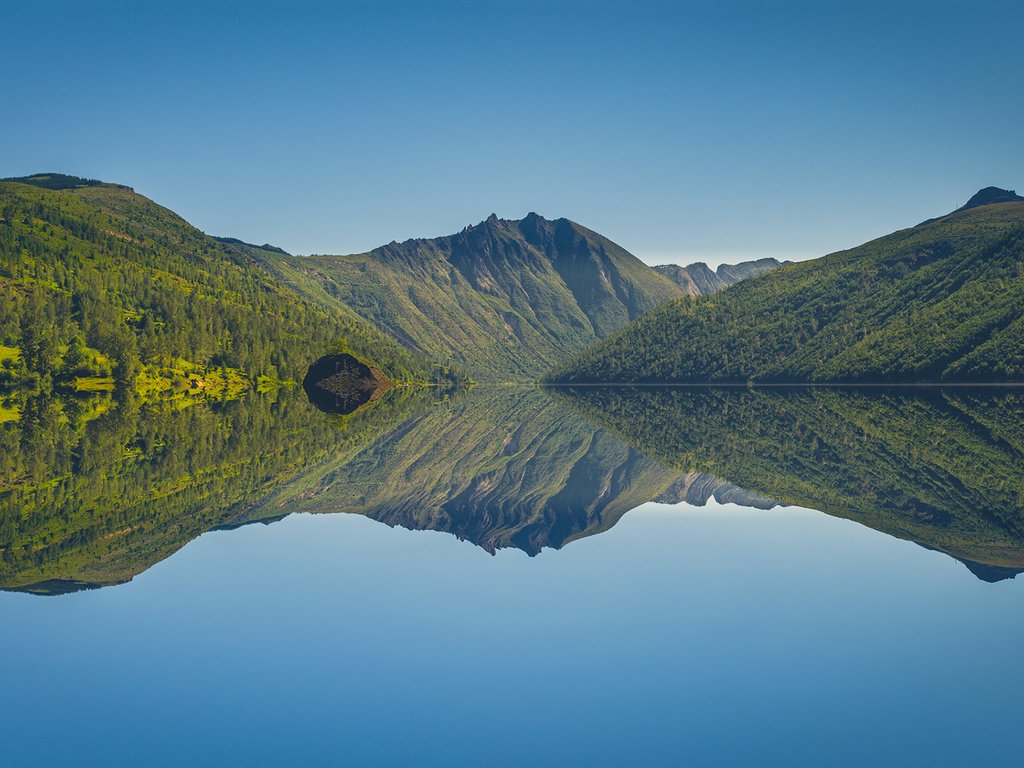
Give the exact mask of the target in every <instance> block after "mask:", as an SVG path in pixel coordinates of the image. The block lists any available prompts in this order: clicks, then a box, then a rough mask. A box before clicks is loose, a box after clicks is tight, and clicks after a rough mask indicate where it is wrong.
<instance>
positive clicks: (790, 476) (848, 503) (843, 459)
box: [561, 388, 1024, 581]
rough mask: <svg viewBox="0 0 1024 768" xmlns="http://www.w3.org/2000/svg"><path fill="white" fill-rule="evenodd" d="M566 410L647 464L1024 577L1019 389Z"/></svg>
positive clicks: (718, 397) (604, 392) (570, 397)
mask: <svg viewBox="0 0 1024 768" xmlns="http://www.w3.org/2000/svg"><path fill="white" fill-rule="evenodd" d="M561 393H562V397H563V400H564V401H565V402H566V403H567V405H569V406H571V407H574V408H575V409H577V410H578V411H579V412H581V413H583V414H585V415H586V416H587V418H589V419H591V420H593V421H594V423H596V424H600V425H602V426H605V427H607V428H609V429H612V430H613V431H614V432H615V433H616V434H617V435H619V436H620V437H621V438H622V439H623V440H625V441H626V442H628V443H629V444H631V445H634V446H636V447H638V448H639V449H640V450H642V451H643V452H644V454H645V455H647V456H649V457H651V458H652V459H656V460H658V461H660V462H662V463H664V464H665V465H667V466H673V467H676V468H677V469H680V470H687V471H694V472H703V473H708V474H711V475H715V476H718V477H721V478H723V479H725V480H727V481H729V482H731V483H735V484H736V485H739V486H742V487H744V488H748V489H751V490H752V491H753V492H755V493H762V494H765V495H766V496H769V497H771V498H774V499H778V500H780V501H781V502H783V503H785V504H795V505H799V506H802V507H810V508H813V509H818V510H821V511H823V512H826V513H828V514H830V515H834V516H837V517H844V518H849V519H851V520H856V521H857V522H860V523H863V524H864V525H867V526H870V527H871V528H874V529H876V530H879V531H883V532H885V533H888V534H891V535H893V536H897V537H899V538H902V539H909V540H911V541H914V542H916V543H918V544H920V545H921V546H924V547H928V548H931V549H935V550H938V551H940V552H944V553H946V554H948V555H950V556H952V557H955V558H957V559H959V560H962V561H963V562H964V563H965V564H966V565H967V566H968V568H970V569H971V571H972V572H973V573H975V575H977V576H978V577H979V578H982V579H985V580H989V581H994V580H998V579H1001V578H1006V577H1009V576H1013V575H1015V574H1016V573H1019V572H1021V571H1022V570H1024V393H1021V392H1020V391H1018V390H991V389H989V390H963V389H955V390H921V389H917V390H891V391H879V390H834V389H755V390H750V389H742V388H739V389H699V388H689V389H639V390H631V389H628V388H616V389H591V388H579V389H574V390H573V389H570V390H561Z"/></svg>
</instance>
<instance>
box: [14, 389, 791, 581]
mask: <svg viewBox="0 0 1024 768" xmlns="http://www.w3.org/2000/svg"><path fill="white" fill-rule="evenodd" d="M317 405H318V403H311V402H309V401H308V400H307V396H306V393H305V392H303V391H302V390H301V389H299V388H295V389H293V390H285V391H280V392H276V393H269V394H263V395H257V394H252V395H250V396H247V397H245V398H241V399H237V400H229V401H216V400H212V401H211V400H199V401H195V400H179V401H165V402H160V403H153V404H140V403H139V402H137V401H134V400H128V401H121V402H118V401H116V400H114V399H111V398H110V397H109V396H107V397H106V398H105V399H103V398H100V399H94V400H84V401H78V400H74V399H70V400H59V399H39V400H35V401H29V402H27V403H22V404H20V405H19V406H18V407H17V408H13V407H12V408H8V409H7V412H8V413H10V414H11V418H10V419H9V420H8V421H6V422H5V423H3V424H0V445H2V447H3V449H4V450H3V453H2V464H0V471H2V474H0V588H4V589H15V590H21V591H28V592H35V593H38V594H61V593H66V592H73V591H77V590H80V589H88V588H94V587H101V586H107V585H113V584H119V583H123V582H125V581H128V580H130V579H131V578H132V577H134V576H135V575H137V574H139V573H141V572H142V571H144V570H146V569H147V568H149V567H150V566H152V565H153V564H155V563H157V562H159V561H160V560H163V559H164V558H166V557H168V556H170V555H171V554H173V553H174V552H176V551H177V550H178V549H180V548H181V547H183V546H184V545H185V544H187V543H188V542H189V541H191V540H192V539H194V538H196V537H197V536H199V535H201V534H203V533H205V532H207V531H210V530H223V529H231V528H236V527H238V526H241V525H246V524H250V523H254V522H264V523H270V522H274V521H276V520H279V519H281V518H282V517H284V516H286V515H288V514H290V513H292V512H297V511H306V512H321V513H324V512H328V513H329V512H348V513H356V514H361V515H365V516H367V517H370V518H372V519H375V520H378V521H380V522H383V523H386V524H387V525H390V526H396V525H398V526H403V527H406V528H410V529H423V530H436V531H444V532H447V533H451V534H454V535H455V536H458V537H459V538H461V539H465V540H467V541H470V542H472V543H474V544H476V545H478V546H480V547H483V548H484V549H486V550H487V551H489V552H492V553H493V552H495V551H496V550H497V549H499V548H502V547H515V548H519V549H521V550H523V551H525V552H527V553H529V554H531V555H533V554H536V553H538V552H539V551H540V550H541V549H542V548H544V547H553V548H558V547H561V546H564V545H565V544H567V543H568V542H570V541H573V540H575V539H577V538H580V537H583V536H588V535H592V534H595V533H600V532H601V531H604V530H607V529H608V528H610V527H611V526H613V525H614V524H615V523H616V522H617V521H618V520H619V519H620V518H621V517H622V515H624V514H625V513H626V512H628V511H629V510H630V509H633V508H634V507H637V506H639V505H640V504H643V503H645V502H647V501H651V500H657V501H661V502H664V503H675V502H679V501H686V502H689V503H691V504H704V503H705V502H706V501H707V500H708V499H709V498H712V497H714V498H717V499H719V500H720V501H735V502H737V503H741V504H748V505H752V506H761V507H763V508H769V507H771V506H773V505H774V503H775V502H773V501H771V500H770V499H767V498H764V497H762V496H758V495H756V494H751V493H748V492H746V491H743V490H742V489H740V488H737V487H735V486H733V485H731V484H729V483H726V482H724V481H721V480H718V479H717V478H714V477H710V476H707V475H705V474H702V473H699V472H680V471H678V470H675V469H671V468H668V467H666V466H664V465H662V464H660V463H659V462H657V461H655V460H652V459H650V458H647V457H646V456H644V454H643V453H641V452H640V451H639V450H637V449H636V448H632V447H629V446H627V445H624V444H623V443H622V442H621V441H620V440H619V439H618V438H617V437H615V436H614V435H613V434H612V433H610V432H609V431H607V430H605V429H603V428H600V427H595V426H593V425H592V424H591V423H590V422H588V421H587V420H586V419H584V418H583V417H582V416H581V415H580V414H578V413H577V412H576V411H574V410H573V409H571V408H567V407H565V404H564V403H562V402H560V401H559V400H557V399H554V398H552V397H551V395H550V394H548V393H546V392H545V391H543V390H536V389H486V388H485V389H479V390H475V391H470V392H464V393H461V394H459V395H457V396H455V397H454V398H453V399H452V400H450V401H449V400H448V399H447V397H446V396H445V395H444V394H443V393H442V392H441V391H440V390H435V389H409V388H392V389H388V390H387V391H385V392H384V393H383V394H380V393H375V394H374V396H373V397H372V398H371V399H370V400H369V401H367V402H365V403H363V404H362V405H360V406H358V407H357V408H356V410H354V411H353V412H352V413H350V414H345V415H328V414H325V413H322V412H321V411H320V410H318V409H317V407H316V406H317Z"/></svg>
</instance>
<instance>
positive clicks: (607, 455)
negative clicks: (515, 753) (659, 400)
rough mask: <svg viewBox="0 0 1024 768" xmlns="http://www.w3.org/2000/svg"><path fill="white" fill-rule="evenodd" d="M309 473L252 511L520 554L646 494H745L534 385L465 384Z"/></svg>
mask: <svg viewBox="0 0 1024 768" xmlns="http://www.w3.org/2000/svg"><path fill="white" fill-rule="evenodd" d="M310 481H311V478H309V477H307V478H306V479H305V481H304V485H303V487H302V488H301V489H293V488H284V489H282V490H281V491H280V492H279V493H277V494H275V495H274V497H273V498H272V499H271V500H270V501H269V502H268V503H267V504H266V505H265V509H264V510H263V512H262V514H266V515H274V514H279V513H280V512H283V511H284V510H303V511H308V512H350V513H356V514H361V515H365V516H367V517H371V518H373V519H374V520H379V521H380V522H383V523H386V524H388V525H391V526H395V525H398V526H402V527H404V528H410V529H424V530H434V531H445V532H447V533H451V534H454V535H455V536H458V537H459V538H460V539H465V540H467V541H470V542H472V543H474V544H476V545H478V546H480V547H482V548H484V549H486V550H487V551H489V552H492V553H493V552H495V551H496V550H497V549H500V548H503V547H515V548H518V549H521V550H523V551H525V552H527V553H528V554H531V555H535V554H537V553H538V552H540V550H541V549H542V548H544V547H552V548H559V547H562V546H564V545H565V544H567V543H569V542H571V541H573V540H575V539H578V538H581V537H583V536H589V535H593V534H595V533H600V532H601V531H604V530H607V529H608V528H610V527H611V526H613V525H614V524H615V523H616V522H617V521H618V520H619V519H620V518H621V517H622V516H623V515H624V514H625V513H626V512H628V511H629V510H631V509H633V508H634V507H637V506H639V505H641V504H644V503H646V502H648V501H651V500H658V501H663V502H666V503H670V502H673V501H683V500H685V501H688V502H690V503H696V504H703V503H705V502H706V500H707V499H708V498H710V497H711V496H718V497H721V498H722V499H723V500H725V497H730V498H731V499H733V500H737V501H738V500H739V499H740V498H745V497H746V496H745V494H744V492H743V491H741V490H740V489H738V488H735V487H733V486H731V485H729V484H728V483H724V482H722V481H718V480H716V479H715V478H710V477H706V476H704V475H701V474H699V473H684V472H679V471H677V470H674V469H670V468H668V467H666V466H664V465H662V464H660V463H659V462H657V461H655V460H652V459H650V458H647V457H646V456H645V455H644V454H643V453H641V452H640V451H638V450H637V449H636V448H631V447H629V446H628V445H625V444H623V443H622V442H621V441H620V440H619V439H618V438H616V437H615V436H614V435H613V434H611V433H610V432H608V431H607V430H605V429H603V428H599V427H595V426H593V425H592V424H591V423H590V422H588V421H587V420H586V419H584V418H582V417H581V416H580V415H579V414H578V413H576V412H575V411H574V410H573V409H570V408H566V407H565V405H564V403H562V402H560V401H559V400H557V399H555V398H552V396H551V395H550V394H548V393H547V392H545V391H543V390H537V389H492V388H481V389H477V390H474V391H472V392H468V393H466V394H464V395H462V396H460V397H459V398H457V399H455V400H454V401H453V402H451V403H447V404H444V405H442V406H439V407H437V408H434V409H431V410H429V411H426V412H425V413H423V414H421V415H420V416H418V417H417V418H415V419H413V420H411V421H410V422H408V423H407V424H405V425H403V426H402V427H401V428H400V429H397V430H394V431H393V432H390V433H389V434H388V435H386V436H385V437H383V438H382V439H381V440H379V441H377V442H375V443H374V444H372V445H371V446H369V447H368V448H366V449H365V450H363V451H362V452H360V453H359V454H358V455H356V456H355V457H354V458H353V459H352V460H351V461H348V462H345V463H343V464H338V465H337V466H336V467H334V468H333V469H332V470H331V471H328V472H325V473H324V474H323V475H322V476H320V477H319V478H316V481H315V483H312V482H310ZM750 500H751V501H752V502H756V503H757V504H759V505H761V506H766V507H767V506H771V505H772V504H773V502H771V501H770V500H768V499H764V498H761V497H756V496H754V495H750ZM741 503H742V502H741Z"/></svg>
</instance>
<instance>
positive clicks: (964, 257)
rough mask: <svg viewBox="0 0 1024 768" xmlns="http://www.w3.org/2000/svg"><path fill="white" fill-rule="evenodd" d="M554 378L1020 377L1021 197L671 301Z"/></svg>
mask: <svg viewBox="0 0 1024 768" xmlns="http://www.w3.org/2000/svg"><path fill="white" fill-rule="evenodd" d="M549 380H551V381H554V382H563V383H573V382H576V383H594V382H618V383H627V382H635V383H746V382H766V383H767V382H819V383H821V382H842V383H858V382H861V383H877V382H904V383H919V382H986V383H987V382H1022V381H1024V198H1021V197H1020V196H1018V195H1016V194H1015V193H1014V192H1011V191H1008V190H1002V189H998V188H995V187H989V188H987V189H983V190H981V191H980V192H979V193H978V194H977V195H975V196H974V197H972V198H971V200H970V201H969V202H968V203H967V205H965V206H964V207H963V208H961V209H958V210H957V211H955V212H953V213H951V214H948V215H946V216H942V217H939V218H936V219H931V220H929V221H926V222H924V223H922V224H919V225H918V226H916V227H911V228H910V229H905V230H901V231H899V232H896V233H894V234H891V235H888V236H886V237H882V238H879V239H877V240H873V241H871V242H869V243H866V244H864V245H862V246H860V247H858V248H854V249H852V250H849V251H841V252H839V253H833V254H831V255H829V256H825V257H823V258H820V259H814V260H811V261H805V262H799V263H794V264H787V265H785V266H782V267H780V268H778V269H775V270H772V271H771V272H769V273H768V274H765V275H762V276H760V277H758V278H757V279H753V280H748V281H744V282H742V283H739V284H738V285H734V286H732V287H730V288H728V289H727V290H725V291H722V292H720V293H718V294H717V295H715V297H714V298H713V299H708V298H704V297H696V298H687V299H680V300H675V301H672V302H669V303H667V304H665V305H663V306H661V307H659V308H657V309H656V310H654V311H652V312H650V313H648V314H647V315H645V316H644V317H642V318H641V319H640V320H638V321H636V322H635V323H634V324H632V325H630V326H628V327H627V328H626V329H624V330H623V331H621V332H620V333H618V334H616V335H615V336H614V337H612V338H610V339H608V340H606V341H605V342H603V343H599V344H597V345H596V346H594V347H593V348H591V349H589V350H587V351H586V352H584V353H583V354H581V355H580V357H579V358H578V359H576V360H575V361H574V362H573V363H571V364H570V365H568V366H566V367H563V368H561V369H560V370H557V371H556V372H555V373H553V374H552V375H551V376H550V377H549Z"/></svg>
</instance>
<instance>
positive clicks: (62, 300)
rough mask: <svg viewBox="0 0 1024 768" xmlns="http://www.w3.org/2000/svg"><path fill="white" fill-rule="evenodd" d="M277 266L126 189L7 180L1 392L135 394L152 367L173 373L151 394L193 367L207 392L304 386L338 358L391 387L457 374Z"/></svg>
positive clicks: (1, 232)
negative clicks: (207, 384) (326, 360)
mask: <svg viewBox="0 0 1024 768" xmlns="http://www.w3.org/2000/svg"><path fill="white" fill-rule="evenodd" d="M23 182H24V183H23ZM280 256H281V254H280V253H278V252H277V251H272V250H266V251H264V250H263V249H262V248H258V247H255V246H249V245H246V244H244V243H240V242H237V241H234V242H222V241H220V240H217V239H216V238H211V237H208V236H207V235H204V234H203V233H202V232H200V231H199V230H197V229H195V228H194V227H192V226H190V225H189V224H188V223H187V222H185V221H184V220H182V219H181V218H180V217H178V216H176V215H175V214H173V213H172V212H170V211H168V210H167V209H165V208H162V207H160V206H159V205H157V204H155V203H153V202H152V201H150V200H148V199H146V198H144V197H142V196H140V195H137V194H135V193H134V192H133V191H132V190H130V189H129V188H127V187H121V186H117V185H111V184H101V183H98V182H91V181H89V182H86V181H83V180H75V179H73V177H57V176H54V175H42V176H36V177H31V178H28V179H24V180H21V181H6V182H2V183H0V345H3V346H2V347H0V350H3V351H2V353H0V386H4V385H6V386H8V387H12V386H18V387H22V388H26V389H28V390H32V391H36V390H41V391H43V392H47V391H49V389H50V388H51V387H54V386H56V387H66V388H74V387H75V386H76V382H77V383H78V385H81V384H82V382H92V384H87V386H94V385H95V382H96V381H97V380H100V379H103V380H105V379H111V378H112V379H114V380H115V381H116V382H117V383H118V386H119V387H121V388H122V389H128V388H132V387H133V386H136V385H137V384H139V383H140V382H139V380H140V374H142V373H143V372H146V371H148V372H149V379H152V378H153V377H154V376H155V375H156V372H159V371H164V372H165V373H166V374H167V377H168V380H167V382H165V383H164V384H161V385H154V384H153V382H152V381H149V382H148V383H146V382H143V383H142V386H143V389H144V390H146V389H147V388H148V390H149V391H151V390H152V389H153V388H154V387H155V388H158V389H168V390H172V389H174V388H175V384H174V382H175V381H176V380H177V379H180V378H186V379H187V378H191V379H195V378H196V376H195V375H194V374H195V373H196V371H201V373H202V375H201V377H200V379H201V382H202V381H207V380H209V379H210V377H211V376H212V375H215V373H214V372H216V371H220V372H221V373H220V375H221V376H222V377H223V376H229V375H230V376H237V377H239V378H241V379H242V380H244V381H246V382H247V386H256V385H257V382H259V381H260V380H261V379H276V380H291V381H296V380H298V379H301V378H302V375H303V373H304V371H305V367H306V366H307V365H308V364H309V363H310V362H311V361H312V360H314V359H316V358H317V357H319V356H320V355H321V354H324V353H326V352H330V351H334V350H338V349H341V350H345V351H350V352H351V353H352V354H354V355H355V356H357V357H359V358H360V359H364V360H367V361H372V362H373V364H374V365H375V367H377V368H378V369H380V370H382V371H384V372H385V373H386V375H387V376H388V377H389V378H390V379H392V380H394V381H398V382H412V381H416V382H428V381H432V380H434V379H436V378H443V379H451V378H454V375H453V374H452V373H451V372H450V371H447V370H444V369H438V368H435V367H432V366H431V365H430V364H429V363H428V362H427V361H426V360H425V358H423V357H422V356H418V355H416V354H415V353H412V352H409V351H407V350H405V349H403V348H402V347H401V345H399V344H397V343H396V342H395V341H394V340H392V339H390V338H389V337H387V336H386V335H384V334H382V333H380V332H379V331H377V330H376V329H374V328H373V327H371V326H370V325H369V324H368V323H367V322H366V321H364V320H362V319H361V318H359V317H358V316H357V315H356V314H355V313H354V312H352V311H351V310H349V309H348V308H347V307H345V306H344V305H343V304H342V303H341V302H339V301H337V300H333V301H330V302H319V301H316V300H313V299H310V298H307V297H304V296H302V295H300V293H298V292H297V291H295V290H294V289H292V288H291V287H289V286H287V285H284V284H282V283H281V282H280V281H279V280H278V279H277V278H276V277H275V276H274V275H273V274H272V273H271V272H270V271H269V270H268V269H267V268H266V267H265V266H263V261H264V259H266V258H270V257H274V258H277V257H280ZM15 350H17V351H18V352H17V353H16V351H15ZM229 372H234V373H230V374H229ZM141 378H145V377H141ZM200 385H201V384H200Z"/></svg>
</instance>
